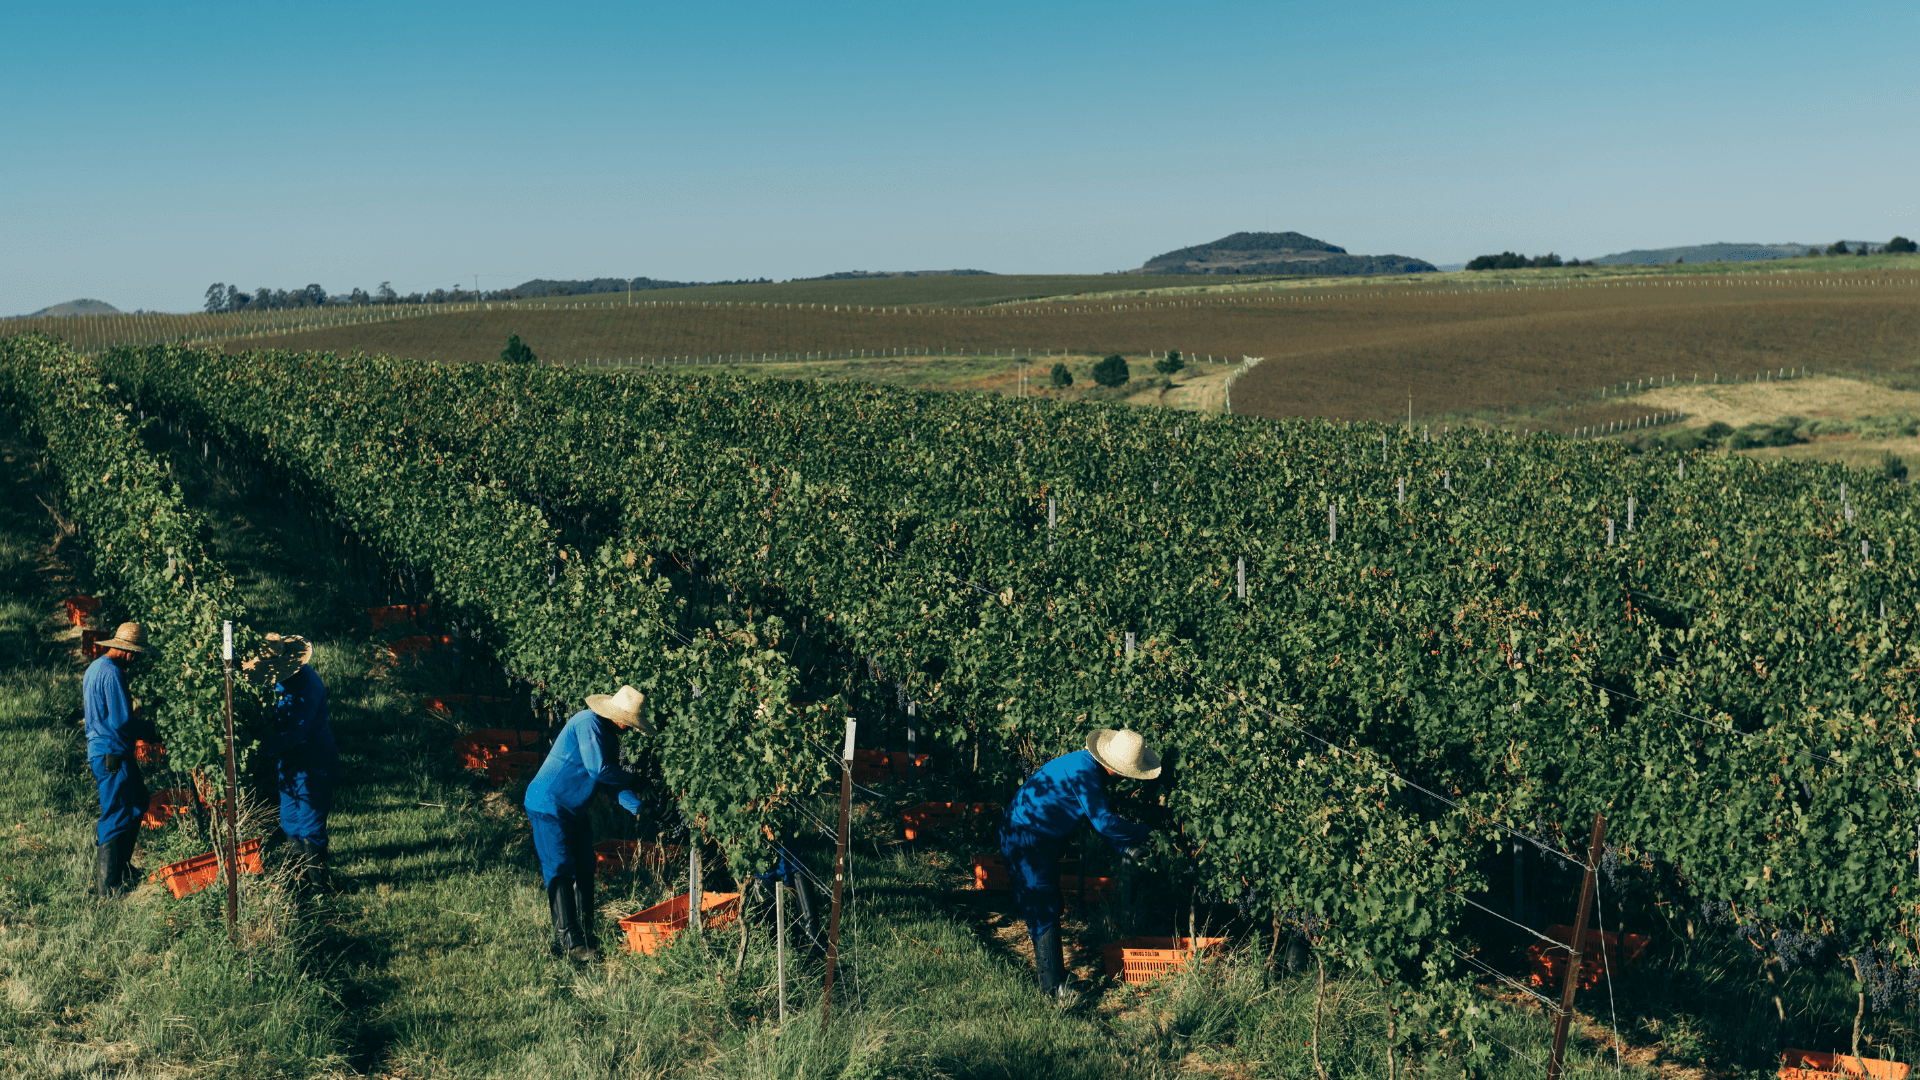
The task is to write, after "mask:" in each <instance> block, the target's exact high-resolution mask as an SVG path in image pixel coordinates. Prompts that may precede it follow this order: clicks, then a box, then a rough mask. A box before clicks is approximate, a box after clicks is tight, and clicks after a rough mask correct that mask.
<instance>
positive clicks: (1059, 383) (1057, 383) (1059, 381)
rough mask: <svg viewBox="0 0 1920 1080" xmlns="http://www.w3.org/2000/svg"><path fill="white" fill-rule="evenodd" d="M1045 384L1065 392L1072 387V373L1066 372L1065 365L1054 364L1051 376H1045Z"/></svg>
mask: <svg viewBox="0 0 1920 1080" xmlns="http://www.w3.org/2000/svg"><path fill="white" fill-rule="evenodd" d="M1047 382H1048V383H1050V384H1052V386H1053V388H1054V389H1055V390H1065V389H1066V388H1067V387H1069V386H1072V385H1073V372H1071V371H1068V370H1067V365H1065V364H1055V365H1053V374H1051V375H1049V376H1047Z"/></svg>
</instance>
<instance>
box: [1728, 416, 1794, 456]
mask: <svg viewBox="0 0 1920 1080" xmlns="http://www.w3.org/2000/svg"><path fill="white" fill-rule="evenodd" d="M1800 423H1801V421H1800V418H1799V417H1797V416H1788V417H1784V418H1782V419H1779V420H1775V421H1774V422H1773V423H1771V424H1748V425H1747V426H1746V427H1743V428H1741V429H1740V430H1738V431H1736V432H1734V433H1733V437H1732V438H1730V439H1728V440H1727V445H1728V446H1729V447H1731V448H1732V449H1735V450H1752V449H1755V448H1757V447H1762V446H1792V445H1793V444H1794V443H1799V442H1805V441H1806V440H1805V439H1803V438H1801V437H1800V435H1799V433H1798V432H1797V431H1796V429H1797V428H1798V427H1799V426H1800Z"/></svg>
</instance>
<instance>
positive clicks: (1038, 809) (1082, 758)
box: [1007, 750, 1149, 851]
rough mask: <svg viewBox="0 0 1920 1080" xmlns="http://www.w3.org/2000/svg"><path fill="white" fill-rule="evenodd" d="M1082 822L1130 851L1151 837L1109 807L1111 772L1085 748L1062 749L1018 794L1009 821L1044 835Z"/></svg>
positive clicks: (1068, 829)
mask: <svg viewBox="0 0 1920 1080" xmlns="http://www.w3.org/2000/svg"><path fill="white" fill-rule="evenodd" d="M1081 821H1086V822H1088V823H1090V824H1091V825H1092V826H1093V827H1094V828H1095V829H1096V830H1098V831H1099V833H1100V835H1101V836H1104V837H1106V838H1107V842H1108V843H1110V844H1112V845H1113V846H1114V847H1115V848H1117V849H1119V850H1121V851H1125V850H1126V849H1127V848H1130V847H1133V846H1135V845H1137V844H1141V843H1143V842H1145V841H1146V839H1147V835H1148V832H1149V830H1148V829H1147V827H1146V826H1145V825H1138V824H1135V823H1134V822H1131V821H1128V820H1126V819H1125V818H1122V817H1121V816H1119V815H1118V814H1115V813H1114V812H1113V811H1112V810H1111V809H1109V808H1108V807H1107V788H1106V773H1105V772H1104V770H1102V769H1101V768H1100V763H1099V762H1098V761H1095V760H1094V758H1093V755H1092V754H1090V753H1088V752H1087V751H1085V750H1076V751H1074V752H1073V753H1071V754H1063V755H1061V756H1060V757H1057V758H1054V759H1053V760H1052V761H1049V762H1047V763H1046V764H1045V765H1042V766H1040V768H1039V770H1038V771H1036V772H1035V773H1034V774H1033V775H1032V776H1029V777H1027V782H1026V783H1024V784H1022V785H1020V791H1019V793H1018V794H1016V795H1014V797H1013V806H1012V807H1010V808H1009V809H1008V810H1007V823H1008V824H1009V825H1011V826H1012V827H1013V828H1015V829H1019V830H1023V831H1025V832H1030V833H1033V834H1036V835H1039V836H1047V837H1054V838H1058V837H1062V836H1065V835H1067V834H1068V833H1070V832H1072V831H1073V827H1074V826H1075V825H1078V824H1079V823H1080V822H1081Z"/></svg>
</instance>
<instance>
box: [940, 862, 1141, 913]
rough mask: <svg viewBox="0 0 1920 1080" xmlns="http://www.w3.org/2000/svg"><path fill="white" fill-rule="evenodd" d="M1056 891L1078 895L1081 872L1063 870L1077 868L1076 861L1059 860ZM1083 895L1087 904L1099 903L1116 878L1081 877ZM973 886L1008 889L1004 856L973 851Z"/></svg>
mask: <svg viewBox="0 0 1920 1080" xmlns="http://www.w3.org/2000/svg"><path fill="white" fill-rule="evenodd" d="M1060 868H1061V870H1062V873H1061V874H1060V893H1061V895H1063V896H1064V897H1066V898H1067V899H1068V900H1078V899H1080V896H1081V891H1080V887H1081V884H1082V882H1081V876H1080V875H1079V874H1078V873H1072V874H1069V873H1065V871H1067V870H1076V871H1077V870H1079V868H1080V864H1079V863H1078V862H1075V861H1074V860H1071V859H1062V860H1060ZM1085 885H1086V894H1085V895H1086V898H1087V902H1088V903H1090V904H1097V903H1100V902H1101V901H1102V900H1105V899H1106V898H1107V895H1108V894H1109V893H1111V892H1113V890H1114V889H1116V888H1118V887H1119V882H1117V881H1115V880H1114V879H1112V878H1107V877H1090V878H1087V879H1086V881H1085ZM973 887H974V888H976V889H999V890H1002V891H1004V890H1008V889H1012V888H1013V876H1012V875H1011V874H1009V873H1008V872H1007V860H1006V859H1005V858H1003V857H1002V856H999V855H975V856H974V857H973Z"/></svg>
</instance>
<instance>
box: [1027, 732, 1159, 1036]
mask: <svg viewBox="0 0 1920 1080" xmlns="http://www.w3.org/2000/svg"><path fill="white" fill-rule="evenodd" d="M1114 775H1120V776H1131V777H1133V778H1135V779H1138V780H1151V779H1153V778H1154V777H1156V776H1159V775H1160V757H1159V755H1157V754H1155V753H1154V752H1153V751H1152V750H1149V749H1147V747H1146V745H1145V743H1144V742H1143V741H1142V740H1141V738H1140V736H1139V735H1138V734H1136V733H1134V732H1131V731H1114V730H1112V729H1109V728H1099V729H1097V730H1095V731H1094V732H1093V733H1092V734H1090V735H1088V736H1087V748H1086V749H1085V750H1076V751H1074V752H1073V753H1071V754H1065V755H1062V756H1060V757H1057V758H1054V759H1053V760H1052V761H1049V762H1047V763H1046V764H1045V765H1042V766H1040V768H1039V770H1038V771H1036V772H1035V773H1034V774H1033V775H1032V776H1030V777H1028V778H1027V782H1026V783H1024V784H1022V785H1020V791H1019V792H1018V793H1017V794H1015V795H1014V797H1013V804H1012V805H1011V806H1009V807H1008V808H1007V817H1006V820H1005V821H1004V822H1003V823H1002V824H1001V826H1000V852H1001V854H1003V855H1005V856H1006V859H1007V872H1008V874H1009V876H1011V877H1012V878H1013V896H1014V903H1015V904H1016V905H1018V907H1019V909H1020V917H1021V918H1022V919H1025V920H1026V923H1027V935H1028V936H1029V937H1031V938H1032V939H1033V961H1034V967H1035V969H1036V971H1037V972H1038V975H1039V979H1040V992H1041V993H1042V994H1045V995H1047V996H1048V997H1054V998H1062V999H1065V998H1068V997H1070V996H1071V991H1069V990H1068V988H1067V967H1066V961H1065V957H1064V950H1063V949H1062V947H1061V943H1060V915H1061V913H1062V912H1063V911H1064V910H1065V902H1064V900H1063V898H1062V897H1061V894H1060V852H1061V849H1062V847H1064V846H1065V843H1066V839H1067V836H1068V835H1069V834H1070V833H1072V832H1073V830H1074V827H1075V826H1077V825H1079V824H1080V823H1081V822H1082V821H1085V822H1087V823H1088V824H1090V825H1092V826H1093V828H1094V829H1095V831H1097V832H1099V834H1100V835H1101V836H1104V837H1106V838H1107V842H1108V843H1110V844H1112V845H1113V846H1114V848H1115V850H1117V851H1119V852H1121V854H1122V855H1123V856H1126V857H1129V858H1131V857H1132V855H1133V853H1134V851H1135V849H1137V848H1138V847H1139V846H1140V845H1141V844H1143V843H1145V842H1146V840H1147V835H1148V830H1147V827H1146V826H1144V825H1138V824H1135V823H1134V822H1131V821H1127V820H1125V819H1123V818H1121V817H1120V816H1118V815H1117V814H1115V813H1114V812H1113V811H1112V810H1111V809H1110V808H1109V807H1108V806H1107V790H1106V783H1107V779H1108V777H1111V776H1114Z"/></svg>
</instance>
